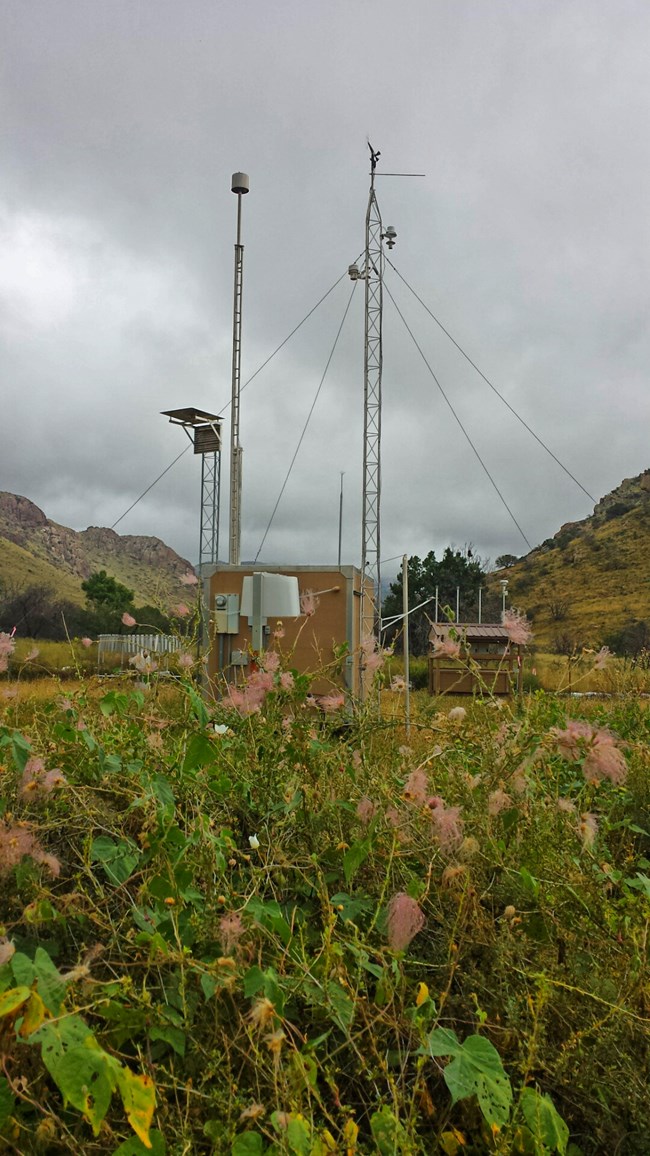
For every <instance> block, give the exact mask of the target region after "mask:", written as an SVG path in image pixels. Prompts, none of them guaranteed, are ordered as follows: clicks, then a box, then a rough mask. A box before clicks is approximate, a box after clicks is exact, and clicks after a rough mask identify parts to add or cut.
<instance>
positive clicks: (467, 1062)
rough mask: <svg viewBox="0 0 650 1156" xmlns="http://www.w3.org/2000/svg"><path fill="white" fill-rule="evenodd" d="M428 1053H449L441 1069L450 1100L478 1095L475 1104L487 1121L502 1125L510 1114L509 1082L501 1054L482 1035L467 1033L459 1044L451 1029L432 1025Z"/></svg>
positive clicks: (440, 1054)
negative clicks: (450, 1057)
mask: <svg viewBox="0 0 650 1156" xmlns="http://www.w3.org/2000/svg"><path fill="white" fill-rule="evenodd" d="M428 1046H429V1053H430V1055H432V1056H444V1055H450V1056H453V1057H454V1058H453V1060H452V1061H451V1063H450V1064H447V1066H446V1068H445V1069H444V1071H443V1075H444V1078H445V1083H446V1085H447V1087H448V1088H449V1091H450V1092H451V1097H452V1101H453V1103H454V1104H455V1103H456V1101H457V1100H464V1099H466V1098H467V1097H468V1096H472V1095H476V1096H477V1097H478V1102H479V1107H480V1109H481V1112H482V1113H483V1116H484V1118H485V1120H486V1121H487V1123H488V1124H490V1125H492V1124H498V1125H499V1127H502V1126H503V1125H504V1124H506V1123H507V1121H508V1119H509V1117H510V1108H511V1106H512V1086H511V1084H510V1080H509V1079H508V1076H507V1075H506V1073H505V1071H504V1068H503V1064H502V1063H501V1057H500V1055H499V1053H498V1052H497V1050H496V1048H495V1047H494V1046H493V1044H491V1043H490V1041H489V1040H486V1039H485V1037H484V1036H476V1035H475V1036H468V1037H467V1039H465V1040H463V1042H462V1044H461V1043H459V1042H458V1038H457V1036H456V1033H455V1032H452V1031H450V1030H449V1029H447V1028H435V1029H434V1031H432V1032H431V1034H430V1036H429V1041H428Z"/></svg>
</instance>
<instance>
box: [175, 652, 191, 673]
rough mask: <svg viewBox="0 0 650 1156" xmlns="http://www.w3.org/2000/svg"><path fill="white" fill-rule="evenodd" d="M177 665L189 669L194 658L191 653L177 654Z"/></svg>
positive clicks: (182, 668)
mask: <svg viewBox="0 0 650 1156" xmlns="http://www.w3.org/2000/svg"><path fill="white" fill-rule="evenodd" d="M178 665H179V666H180V668H181V670H189V669H190V667H192V666H194V659H193V658H192V655H191V654H179V656H178Z"/></svg>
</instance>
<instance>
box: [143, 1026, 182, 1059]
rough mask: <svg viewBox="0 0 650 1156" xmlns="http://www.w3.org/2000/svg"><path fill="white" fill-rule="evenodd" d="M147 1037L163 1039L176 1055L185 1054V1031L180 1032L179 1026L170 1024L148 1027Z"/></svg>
mask: <svg viewBox="0 0 650 1156" xmlns="http://www.w3.org/2000/svg"><path fill="white" fill-rule="evenodd" d="M149 1039H150V1040H163V1042H164V1043H166V1044H169V1046H170V1047H171V1048H173V1049H174V1051H175V1052H176V1055H177V1056H181V1057H182V1056H184V1055H185V1032H182V1031H181V1030H180V1028H175V1027H173V1026H172V1025H171V1024H166V1025H163V1026H158V1027H155V1028H150V1029H149Z"/></svg>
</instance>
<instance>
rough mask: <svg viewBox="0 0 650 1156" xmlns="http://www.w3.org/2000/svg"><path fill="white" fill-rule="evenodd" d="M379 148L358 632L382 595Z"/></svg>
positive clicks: (368, 630)
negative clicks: (363, 586)
mask: <svg viewBox="0 0 650 1156" xmlns="http://www.w3.org/2000/svg"><path fill="white" fill-rule="evenodd" d="M378 157H379V153H374V152H373V151H372V148H370V160H371V172H370V194H369V197H368V209H367V212H366V261H365V270H364V279H365V283H366V291H365V307H366V309H365V316H366V319H365V347H364V362H363V376H364V397H363V405H364V409H363V521H362V529H361V572H362V574H363V577H364V579H365V578H370V579H371V581H372V583H373V588H374V590H373V598H372V599H370V598H368V597H363V598H362V599H361V637H362V638H365V637H371V636H374V635H375V633H376V629H377V621H376V620H377V614H378V612H379V607H380V600H381V571H380V516H379V515H380V501H381V370H382V312H383V259H384V257H383V251H382V223H381V213H380V212H379V205H378V203H377V196H376V193H375V169H376V167H377V160H378Z"/></svg>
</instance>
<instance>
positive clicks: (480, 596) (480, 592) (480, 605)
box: [478, 586, 483, 626]
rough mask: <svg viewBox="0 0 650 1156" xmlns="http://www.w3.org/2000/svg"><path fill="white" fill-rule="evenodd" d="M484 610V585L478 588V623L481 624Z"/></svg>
mask: <svg viewBox="0 0 650 1156" xmlns="http://www.w3.org/2000/svg"><path fill="white" fill-rule="evenodd" d="M482 612H483V587H482V586H479V588H478V624H479V626H480V625H481V618H482Z"/></svg>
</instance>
